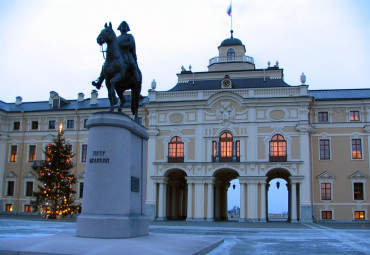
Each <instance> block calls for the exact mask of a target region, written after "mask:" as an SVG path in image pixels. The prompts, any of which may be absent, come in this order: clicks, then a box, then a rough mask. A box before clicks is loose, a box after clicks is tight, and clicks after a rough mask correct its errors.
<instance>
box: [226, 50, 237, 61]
mask: <svg viewBox="0 0 370 255" xmlns="http://www.w3.org/2000/svg"><path fill="white" fill-rule="evenodd" d="M227 60H235V50H234V49H233V48H230V49H228V50H227Z"/></svg>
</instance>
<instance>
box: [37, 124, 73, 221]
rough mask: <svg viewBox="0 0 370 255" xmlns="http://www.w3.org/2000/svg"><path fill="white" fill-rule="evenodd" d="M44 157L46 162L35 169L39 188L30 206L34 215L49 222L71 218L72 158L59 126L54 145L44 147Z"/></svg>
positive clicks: (69, 147)
mask: <svg viewBox="0 0 370 255" xmlns="http://www.w3.org/2000/svg"><path fill="white" fill-rule="evenodd" d="M44 154H45V160H44V161H42V163H41V164H40V167H39V168H38V169H35V171H36V172H37V173H38V180H39V181H40V183H41V185H38V191H37V192H35V193H34V196H35V198H36V199H35V200H34V201H33V202H31V205H32V208H33V211H34V212H41V213H42V214H43V215H44V216H48V218H55V217H56V216H57V215H63V216H66V215H69V214H73V213H74V208H73V206H72V204H73V200H72V195H73V194H74V193H76V192H75V191H73V190H72V185H73V184H74V183H75V182H76V179H75V176H74V175H73V174H72V173H71V172H70V169H72V168H73V166H74V164H73V163H72V157H73V154H72V151H71V146H70V145H69V144H68V143H67V142H66V141H65V139H64V137H63V130H62V126H60V127H59V133H58V135H57V136H56V137H55V138H54V139H53V142H52V143H50V144H48V145H47V146H46V148H45V150H44Z"/></svg>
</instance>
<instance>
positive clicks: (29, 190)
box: [26, 182, 33, 197]
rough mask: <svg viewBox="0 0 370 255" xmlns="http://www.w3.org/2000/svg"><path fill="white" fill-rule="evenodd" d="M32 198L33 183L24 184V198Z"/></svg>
mask: <svg viewBox="0 0 370 255" xmlns="http://www.w3.org/2000/svg"><path fill="white" fill-rule="evenodd" d="M32 196H33V182H26V197H32Z"/></svg>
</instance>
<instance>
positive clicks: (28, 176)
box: [24, 171, 36, 179]
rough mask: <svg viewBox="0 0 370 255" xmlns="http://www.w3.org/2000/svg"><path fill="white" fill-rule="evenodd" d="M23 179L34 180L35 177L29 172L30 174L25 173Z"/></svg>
mask: <svg viewBox="0 0 370 255" xmlns="http://www.w3.org/2000/svg"><path fill="white" fill-rule="evenodd" d="M24 178H25V179H26V178H27V179H35V178H36V175H35V174H34V173H32V172H31V171H30V172H28V173H26V174H25V175H24Z"/></svg>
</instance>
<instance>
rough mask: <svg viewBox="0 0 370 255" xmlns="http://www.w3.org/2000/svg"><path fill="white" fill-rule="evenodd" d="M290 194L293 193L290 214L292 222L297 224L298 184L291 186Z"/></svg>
mask: <svg viewBox="0 0 370 255" xmlns="http://www.w3.org/2000/svg"><path fill="white" fill-rule="evenodd" d="M290 185H291V186H290V192H291V196H290V197H291V201H290V205H291V208H290V213H291V222H292V223H296V222H298V221H297V185H296V183H291V184H290Z"/></svg>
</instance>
